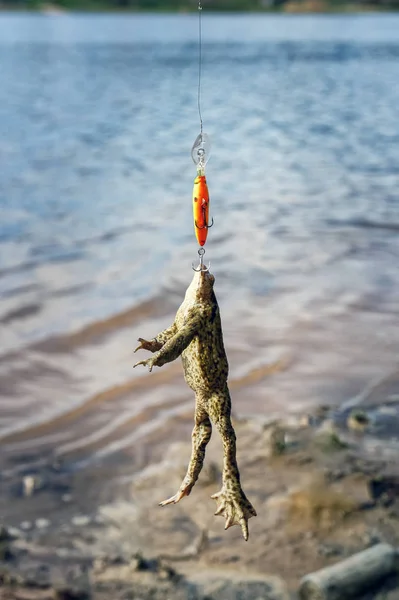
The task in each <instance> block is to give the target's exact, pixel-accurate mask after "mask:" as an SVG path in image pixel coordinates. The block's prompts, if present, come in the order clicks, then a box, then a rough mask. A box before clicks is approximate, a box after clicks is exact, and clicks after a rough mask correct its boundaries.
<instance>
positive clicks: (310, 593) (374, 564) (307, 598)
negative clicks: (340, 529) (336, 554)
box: [299, 544, 398, 600]
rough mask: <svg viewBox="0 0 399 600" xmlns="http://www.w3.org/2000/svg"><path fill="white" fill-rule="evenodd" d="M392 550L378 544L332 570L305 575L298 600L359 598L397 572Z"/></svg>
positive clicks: (332, 567)
mask: <svg viewBox="0 0 399 600" xmlns="http://www.w3.org/2000/svg"><path fill="white" fill-rule="evenodd" d="M397 568H398V566H397V558H396V553H395V550H394V548H393V547H392V546H390V545H389V544H377V545H376V546H373V547H372V548H369V549H368V550H364V551H363V552H359V553H357V554H354V555H353V556H351V557H350V558H347V559H346V560H343V561H341V562H339V563H337V564H335V565H332V566H331V567H326V568H324V569H321V570H320V571H317V572H315V573H310V574H309V575H306V577H304V578H303V579H302V581H301V584H300V588H299V597H300V598H301V600H343V599H344V598H348V597H350V598H361V597H363V594H364V592H366V591H367V590H368V589H370V588H371V587H372V586H373V585H375V584H376V583H378V582H380V581H383V580H384V579H386V578H387V577H388V576H390V575H392V574H393V573H394V572H395V571H397Z"/></svg>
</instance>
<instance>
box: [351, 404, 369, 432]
mask: <svg viewBox="0 0 399 600" xmlns="http://www.w3.org/2000/svg"><path fill="white" fill-rule="evenodd" d="M346 424H347V426H348V428H349V429H352V431H358V432H361V433H363V432H364V431H366V429H367V428H368V427H369V425H370V418H369V416H368V415H367V413H366V412H364V411H363V410H359V409H354V410H352V411H351V413H350V415H349V416H348V419H347V421H346Z"/></svg>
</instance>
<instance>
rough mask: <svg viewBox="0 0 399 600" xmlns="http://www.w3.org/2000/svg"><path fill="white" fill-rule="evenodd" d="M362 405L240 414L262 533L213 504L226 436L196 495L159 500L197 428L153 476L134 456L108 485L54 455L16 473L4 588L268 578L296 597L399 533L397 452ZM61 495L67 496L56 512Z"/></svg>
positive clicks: (176, 592)
mask: <svg viewBox="0 0 399 600" xmlns="http://www.w3.org/2000/svg"><path fill="white" fill-rule="evenodd" d="M366 412H367V411H366ZM366 412H363V413H362V414H363V416H364V415H366ZM358 417H359V412H358V413H357V417H356V419H358ZM354 418H355V416H354V414H352V421H351V420H350V419H346V421H345V423H346V424H344V425H341V426H340V425H339V424H337V422H336V420H334V419H332V415H331V411H330V410H329V409H328V407H324V408H319V409H317V410H315V411H314V412H313V414H305V415H302V416H298V417H295V418H294V417H291V418H290V419H289V421H286V422H284V420H281V421H278V422H267V421H266V420H265V419H264V418H263V419H260V418H255V417H251V418H236V419H235V420H234V424H235V427H236V431H237V437H238V449H239V466H240V469H241V477H242V483H243V487H244V490H245V492H246V493H247V495H248V497H249V498H250V499H251V501H252V502H253V504H254V505H255V507H256V509H257V512H258V516H257V517H256V518H253V519H251V520H250V521H249V529H250V539H249V541H248V543H245V542H244V541H243V539H242V537H241V532H240V530H239V528H238V527H233V528H231V529H229V530H228V531H223V529H224V524H223V521H222V519H218V518H215V517H214V516H213V513H214V509H215V506H214V502H213V501H212V500H211V499H210V496H211V494H212V493H214V492H215V490H217V489H218V486H219V485H220V478H221V473H220V465H221V452H220V451H221V449H220V444H219V440H218V439H217V438H216V436H214V438H216V439H213V440H212V441H211V443H210V445H209V451H208V452H207V457H206V461H205V467H204V470H203V472H202V474H201V476H200V479H199V481H198V482H197V484H196V486H195V488H194V489H193V492H192V494H191V495H190V497H189V498H185V499H184V500H183V501H182V502H181V503H179V504H178V505H176V506H171V507H168V508H165V509H161V508H159V507H158V506H157V504H158V502H159V501H160V500H162V499H163V498H164V497H168V496H169V495H170V493H171V492H173V491H174V488H175V487H176V488H177V487H178V485H179V482H180V480H181V477H182V474H183V473H184V470H185V467H186V461H187V458H188V456H189V453H190V443H189V441H188V440H187V442H184V443H175V444H173V445H172V446H171V447H169V449H168V450H166V451H165V453H164V456H163V458H162V460H161V461H160V462H159V463H157V464H152V465H149V467H148V468H147V469H146V470H144V471H143V472H141V474H140V475H139V476H133V477H132V476H125V473H124V468H123V462H121V466H120V468H119V469H116V471H117V472H116V473H115V468H114V476H115V474H117V475H118V477H116V481H117V483H116V484H115V485H114V486H113V490H112V493H110V492H109V491H108V494H107V495H101V489H102V488H103V487H104V483H105V482H106V478H107V473H106V472H104V471H101V469H97V471H95V470H91V472H90V474H87V473H86V474H84V475H83V474H79V473H77V472H73V471H69V472H68V471H67V470H65V469H63V467H62V466H60V465H58V467H56V466H55V465H43V468H42V470H41V472H38V473H36V474H35V475H34V477H33V479H32V480H31V481H30V480H29V481H28V480H27V479H26V476H25V477H24V478H22V479H20V480H19V481H15V480H14V481H12V482H11V481H9V482H6V483H7V485H6V486H3V490H5V489H7V491H8V494H9V498H8V503H9V504H8V505H10V499H11V496H10V495H12V494H14V497H15V498H16V496H18V495H19V500H15V503H16V505H18V503H19V512H18V514H17V513H15V512H14V514H13V515H12V514H11V513H12V510H9V519H7V518H6V519H5V521H4V523H3V525H4V526H5V527H6V528H8V529H7V531H8V537H7V535H5V530H4V531H3V542H1V544H0V545H1V548H2V559H3V560H2V562H1V563H0V564H1V566H0V582H1V585H2V587H0V593H1V594H2V596H1V597H2V598H4V599H5V600H11V599H12V600H17V599H18V600H19V599H20V598H25V597H26V598H27V597H29V598H32V597H34V598H35V599H37V600H39V599H40V600H45V599H47V598H49V597H51V598H54V597H56V598H60V599H61V598H75V599H76V600H80V599H81V600H84V599H87V598H90V597H93V598H98V599H102V598H104V599H105V598H110V597H112V598H115V599H119V598H121V599H122V598H133V597H136V595H137V594H138V595H139V596H140V597H141V598H155V599H157V600H158V599H159V600H161V599H162V600H163V599H166V598H169V597H172V596H173V597H174V598H192V599H193V600H194V599H202V598H205V597H207V598H209V597H211V598H214V599H219V598H220V599H223V598H225V597H229V598H230V597H232V598H234V597H236V596H235V595H234V594H237V593H239V592H240V593H242V594H244V595H243V596H240V597H244V598H247V597H248V598H250V597H253V594H254V593H255V592H256V593H257V595H258V596H259V597H267V598H270V599H273V600H284V599H285V600H288V599H293V598H295V597H296V591H297V589H298V585H299V582H300V580H301V578H302V577H303V576H304V575H306V574H307V573H309V572H312V571H315V570H318V569H320V568H323V567H325V566H327V565H330V564H334V563H336V562H339V561H340V560H343V559H345V558H347V557H349V556H351V555H353V554H355V553H356V552H359V551H361V550H364V549H366V548H368V547H371V546H373V545H375V544H377V543H380V542H386V543H389V544H391V545H392V546H394V547H398V546H399V473H398V471H397V466H395V459H394V454H393V455H390V453H389V452H384V448H385V449H389V444H388V446H387V445H386V444H384V442H382V441H381V443H380V444H379V445H378V447H376V446H375V444H374V445H368V444H367V436H368V433H367V428H368V424H367V423H368V422H367V419H366V421H365V422H364V423H363V427H355V426H354V421H353V419H354ZM358 420H359V421H361V419H358ZM347 424H349V428H348V426H347ZM95 473H96V474H95ZM18 490H19V491H18ZM6 493H7V492H6ZM2 496H4V491H3V493H2ZM51 503H54V504H55V505H56V504H57V503H58V516H57V519H53V520H50V518H51V519H52V517H49V518H47V517H48V516H49V515H51V511H49V512H46V507H48V506H49V505H50V504H51ZM23 507H24V508H23ZM4 508H5V505H3V509H4ZM2 512H3V511H2ZM18 520H19V522H18ZM10 525H11V527H10ZM395 586H396V583H395V582H392V581H391V580H389V581H385V582H384V581H383V582H382V583H381V586H379V588H378V589H377V590H376V591H375V594H374V595H372V596H370V598H380V597H381V598H382V597H384V598H389V599H390V598H395V597H397V596H395V595H394V594H395V593H396V594H397V588H395ZM390 590H391V591H390ZM383 593H384V594H385V595H384V596H383V595H382V594H383ZM251 594H252V596H251ZM390 594H392V596H391V595H390ZM258 596H257V597H258Z"/></svg>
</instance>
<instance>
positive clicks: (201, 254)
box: [192, 248, 211, 273]
mask: <svg viewBox="0 0 399 600" xmlns="http://www.w3.org/2000/svg"><path fill="white" fill-rule="evenodd" d="M204 254H205V248H200V249H199V250H198V255H199V257H200V263H199V265H198V266H199V268H198V269H196V268H195V267H194V263H193V264H192V268H193V271H197V273H199V272H200V271H204V272H205V271H209V269H210V268H211V263H209V265H208V266H205V265H204Z"/></svg>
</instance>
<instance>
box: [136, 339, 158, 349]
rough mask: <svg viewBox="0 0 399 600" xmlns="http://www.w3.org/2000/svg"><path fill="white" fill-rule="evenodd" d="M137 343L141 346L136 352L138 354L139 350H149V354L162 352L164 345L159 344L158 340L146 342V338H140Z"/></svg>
mask: <svg viewBox="0 0 399 600" xmlns="http://www.w3.org/2000/svg"><path fill="white" fill-rule="evenodd" d="M137 341H138V342H140V344H139V345H138V346H137V348H136V349H135V350H134V352H137V350H148V351H149V352H156V351H157V350H160V349H161V348H162V344H161V343H160V342H157V340H156V339H153V340H145V339H144V338H139V339H138V340H137Z"/></svg>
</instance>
